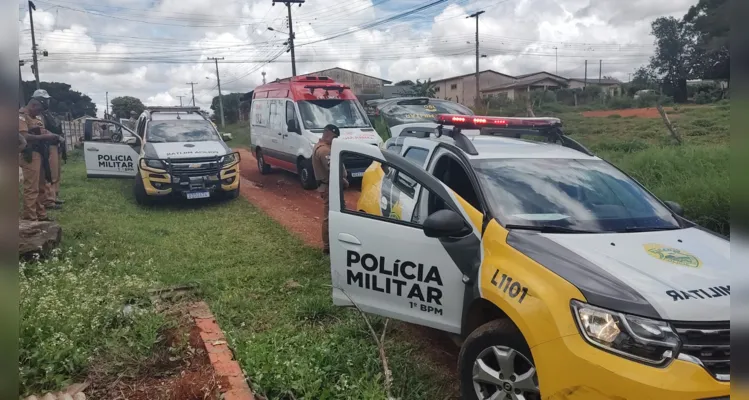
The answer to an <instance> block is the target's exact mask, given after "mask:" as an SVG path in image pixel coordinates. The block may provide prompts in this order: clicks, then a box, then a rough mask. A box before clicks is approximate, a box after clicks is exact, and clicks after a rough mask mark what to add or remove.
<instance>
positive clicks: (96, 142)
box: [83, 118, 142, 178]
mask: <svg viewBox="0 0 749 400" xmlns="http://www.w3.org/2000/svg"><path fill="white" fill-rule="evenodd" d="M141 143H142V140H141V138H140V137H138V136H137V135H136V134H135V133H134V132H133V131H131V130H130V129H128V128H127V127H125V126H123V125H122V124H120V123H119V122H115V121H110V120H105V119H94V118H90V119H87V120H86V122H85V124H84V130H83V153H84V159H85V162H86V175H87V176H88V177H90V178H132V177H135V175H136V173H137V172H138V166H137V163H138V155H139V154H140V149H141Z"/></svg>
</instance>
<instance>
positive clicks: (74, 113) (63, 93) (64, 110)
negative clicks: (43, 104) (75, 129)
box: [23, 81, 96, 119]
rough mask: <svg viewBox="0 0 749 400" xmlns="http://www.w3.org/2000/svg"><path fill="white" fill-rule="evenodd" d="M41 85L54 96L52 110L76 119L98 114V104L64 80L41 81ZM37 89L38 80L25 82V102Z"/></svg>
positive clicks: (51, 103)
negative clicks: (73, 88)
mask: <svg viewBox="0 0 749 400" xmlns="http://www.w3.org/2000/svg"><path fill="white" fill-rule="evenodd" d="M39 86H40V87H41V88H42V89H44V90H46V91H47V93H49V95H50V96H51V97H52V99H50V104H49V107H50V110H51V111H52V112H53V113H55V114H57V115H59V116H61V117H62V118H65V119H67V118H70V119H76V118H80V117H82V116H84V115H88V116H91V117H95V116H96V104H94V102H93V101H91V98H90V97H88V96H86V95H85V94H82V93H81V92H77V91H75V90H72V89H71V88H70V85H68V84H67V83H62V82H40V84H39ZM35 90H36V82H34V81H24V82H23V95H24V97H25V99H24V104H25V103H27V102H28V101H29V99H30V98H31V95H32V94H33V93H34V91H35Z"/></svg>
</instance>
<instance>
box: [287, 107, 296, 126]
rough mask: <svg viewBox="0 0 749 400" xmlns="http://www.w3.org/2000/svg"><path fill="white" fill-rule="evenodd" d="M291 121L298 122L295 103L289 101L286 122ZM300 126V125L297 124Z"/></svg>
mask: <svg viewBox="0 0 749 400" xmlns="http://www.w3.org/2000/svg"><path fill="white" fill-rule="evenodd" d="M289 121H297V118H296V108H294V103H293V102H290V101H287V102H286V122H287V123H288V122H289ZM297 126H299V124H297Z"/></svg>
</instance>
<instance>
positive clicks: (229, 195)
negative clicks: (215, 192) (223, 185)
mask: <svg viewBox="0 0 749 400" xmlns="http://www.w3.org/2000/svg"><path fill="white" fill-rule="evenodd" d="M241 187H242V183H241V182H240V183H239V186H237V188H236V189H234V190H230V191H228V192H220V194H219V198H221V199H222V200H234V199H236V198H237V197H239V189H240V188H241Z"/></svg>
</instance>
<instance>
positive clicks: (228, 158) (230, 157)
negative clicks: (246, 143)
mask: <svg viewBox="0 0 749 400" xmlns="http://www.w3.org/2000/svg"><path fill="white" fill-rule="evenodd" d="M238 161H239V153H231V154H227V155H225V156H224V157H223V158H222V159H221V164H222V165H223V166H227V165H231V164H234V163H236V162H238Z"/></svg>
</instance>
